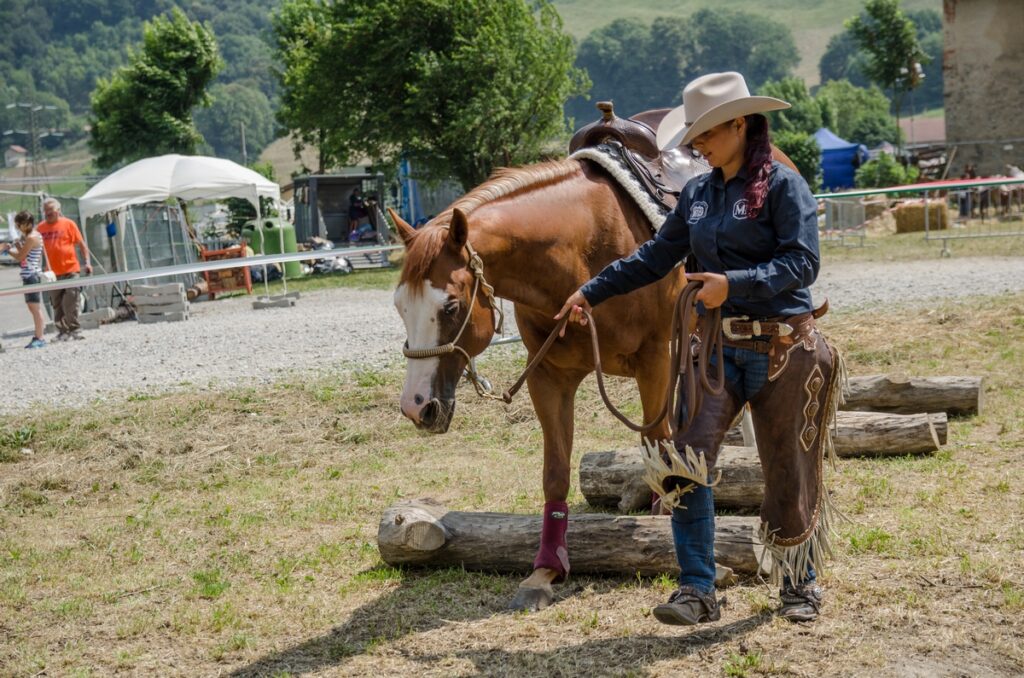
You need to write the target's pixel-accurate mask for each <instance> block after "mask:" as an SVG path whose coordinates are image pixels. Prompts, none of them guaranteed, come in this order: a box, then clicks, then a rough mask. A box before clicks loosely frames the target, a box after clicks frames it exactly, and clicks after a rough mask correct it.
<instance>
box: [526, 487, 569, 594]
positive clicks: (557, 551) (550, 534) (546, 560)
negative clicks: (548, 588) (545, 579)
mask: <svg viewBox="0 0 1024 678" xmlns="http://www.w3.org/2000/svg"><path fill="white" fill-rule="evenodd" d="M568 527H569V505H568V504H566V503H565V502H564V501H546V502H544V525H543V527H541V531H540V550H539V551H537V558H536V559H534V561H533V569H535V570H536V569H538V568H541V567H545V568H547V569H549V570H555V571H556V572H558V573H559V577H558V578H559V579H563V578H564V577H565V576H566V575H568V574H569V547H568V545H567V544H566V543H565V531H566V529H567V528H568Z"/></svg>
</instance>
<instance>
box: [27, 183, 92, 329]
mask: <svg viewBox="0 0 1024 678" xmlns="http://www.w3.org/2000/svg"><path fill="white" fill-rule="evenodd" d="M43 218H44V221H43V223H41V224H39V226H38V227H37V228H36V230H37V231H39V235H41V236H43V248H44V249H45V250H46V261H47V265H48V266H49V268H50V270H51V271H53V272H54V274H56V276H57V280H68V279H71V278H77V277H78V274H79V272H80V271H81V267H80V266H79V263H78V257H77V256H76V255H75V246H76V245H77V246H78V248H79V249H81V250H82V259H83V260H84V261H85V273H86V275H90V274H91V273H92V264H91V263H90V260H89V248H88V247H86V245H85V240H83V239H82V232H81V231H79V230H78V225H77V224H76V223H75V222H73V221H71V220H70V219H68V218H67V217H65V216H62V215H61V213H60V201H58V200H56V199H55V198H47V199H46V200H44V201H43ZM81 293H82V288H80V287H69V288H67V289H63V290H56V291H54V292H50V304H51V305H52V306H53V324H54V325H56V326H57V330H58V334H57V341H64V340H66V339H72V338H73V339H85V337H84V336H82V330H81V325H80V324H79V322H78V298H79V296H80V295H81Z"/></svg>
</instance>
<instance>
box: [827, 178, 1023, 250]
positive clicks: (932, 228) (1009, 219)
mask: <svg viewBox="0 0 1024 678" xmlns="http://www.w3.org/2000/svg"><path fill="white" fill-rule="evenodd" d="M909 195H915V196H918V195H919V196H920V197H921V198H922V200H923V212H924V224H923V226H924V230H923V235H924V240H925V242H936V243H941V245H942V250H941V254H942V256H950V255H951V254H952V251H951V250H950V243H951V242H952V241H956V240H966V239H971V238H996V237H1019V236H1024V177H992V178H986V179H959V180H947V181H936V182H932V183H928V184H913V185H909V186H892V187H889V188H878V189H870V190H857V191H844V192H841V193H821V194H818V195H816V196H814V197H815V198H817V199H819V200H822V201H824V203H825V219H824V224H823V226H822V241H823V242H826V243H835V244H841V245H845V246H854V247H856V246H864V245H865V241H866V232H865V230H864V221H865V220H866V213H865V212H866V208H865V206H864V204H863V202H862V201H863V199H864V198H868V197H872V196H899V197H904V196H909ZM936 201H939V202H940V204H942V205H944V206H946V207H947V208H948V209H950V210H951V212H952V214H955V215H956V217H955V218H949V219H947V218H943V219H942V223H935V220H934V219H933V218H932V215H933V212H934V209H933V208H932V207H931V206H932V205H934V204H935V203H936ZM854 203H856V204H857V205H859V209H860V210H861V211H860V212H858V208H856V207H853V204H854ZM947 216H948V213H947ZM857 219H861V220H862V221H861V223H860V224H859V225H857V224H855V223H854V222H855V221H857Z"/></svg>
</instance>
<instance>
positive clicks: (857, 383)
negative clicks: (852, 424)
mask: <svg viewBox="0 0 1024 678" xmlns="http://www.w3.org/2000/svg"><path fill="white" fill-rule="evenodd" d="M983 393H984V391H983V389H982V379H981V377H950V376H947V377H911V378H909V379H891V378H889V377H886V376H883V375H873V376H869V377H851V378H850V391H849V394H848V395H847V397H846V404H845V405H843V409H844V410H858V411H873V412H890V413H892V414H922V413H925V412H945V413H946V414H948V415H950V416H964V415H975V414H978V413H980V412H981V406H982V395H983Z"/></svg>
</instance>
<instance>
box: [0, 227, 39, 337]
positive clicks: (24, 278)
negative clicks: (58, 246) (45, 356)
mask: <svg viewBox="0 0 1024 678" xmlns="http://www.w3.org/2000/svg"><path fill="white" fill-rule="evenodd" d="M14 225H15V226H17V227H18V231H20V232H21V238H19V239H18V240H17V241H16V242H14V243H4V244H3V245H2V248H3V251H6V252H7V253H8V254H10V255H11V256H12V257H14V259H15V260H17V261H18V263H19V264H21V282H22V284H23V285H34V284H36V283H38V282H39V276H40V273H41V272H42V270H43V238H42V236H41V235H39V232H38V231H37V230H36V225H35V218H34V217H33V216H32V214H31V213H30V212H26V211H21V212H18V213H17V214H16V215H14ZM42 300H43V299H42V295H41V294H40V293H39V292H28V293H26V294H25V304H26V305H27V306H28V312H29V313H31V314H32V321H33V325H34V330H35V333H34V334H33V335H32V341H30V342H29V343H28V346H26V347H25V348H42V347H43V346H46V341H45V340H44V339H43V328H44V326H45V321H44V319H43V308H42Z"/></svg>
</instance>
